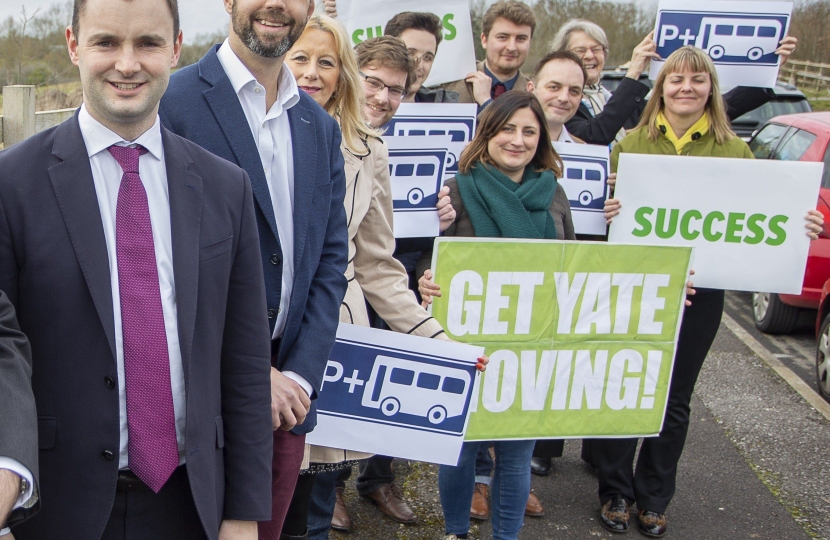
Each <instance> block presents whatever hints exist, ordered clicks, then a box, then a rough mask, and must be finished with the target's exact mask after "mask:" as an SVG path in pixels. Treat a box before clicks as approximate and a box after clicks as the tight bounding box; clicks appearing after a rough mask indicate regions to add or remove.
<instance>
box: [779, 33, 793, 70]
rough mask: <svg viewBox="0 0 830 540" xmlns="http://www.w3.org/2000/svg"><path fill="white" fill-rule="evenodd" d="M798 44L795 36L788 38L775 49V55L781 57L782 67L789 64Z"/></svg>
mask: <svg viewBox="0 0 830 540" xmlns="http://www.w3.org/2000/svg"><path fill="white" fill-rule="evenodd" d="M797 43H798V38H797V37H795V36H786V37H785V38H784V39H782V40H781V41H779V42H778V48H777V49H775V54H777V55H778V56H780V57H781V65H782V66H783V65H784V64H786V63H787V60H789V59H790V55H791V54H792V53H793V52H794V51H795V46H796V44H797Z"/></svg>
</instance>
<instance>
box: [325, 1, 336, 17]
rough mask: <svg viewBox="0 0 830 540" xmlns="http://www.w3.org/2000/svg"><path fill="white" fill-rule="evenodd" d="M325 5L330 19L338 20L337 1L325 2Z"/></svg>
mask: <svg viewBox="0 0 830 540" xmlns="http://www.w3.org/2000/svg"><path fill="white" fill-rule="evenodd" d="M323 5H324V6H325V9H326V15H328V16H329V17H333V18H335V19H336V18H337V1H336V0H324V1H323Z"/></svg>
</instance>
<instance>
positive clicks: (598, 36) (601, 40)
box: [550, 19, 798, 144]
mask: <svg viewBox="0 0 830 540" xmlns="http://www.w3.org/2000/svg"><path fill="white" fill-rule="evenodd" d="M797 41H798V40H797V39H796V38H794V37H785V38H784V39H783V40H781V44H780V46H779V47H778V49H777V50H776V51H775V53H776V54H778V55H780V56H781V57H782V58H783V59H784V60H783V61H785V62H786V60H787V58H788V57H789V55H790V54H791V53H792V52H793V51H794V50H795V44H796V42H797ZM550 49H551V51H571V52H572V53H574V54H576V55H577V56H579V57H580V59H581V60H582V65H583V66H585V71H587V72H588V79H587V80H586V81H585V89H584V97H583V99H582V104H581V105H580V107H579V110H578V111H577V113H576V115H575V116H574V117H573V118H572V119H571V120H569V121H568V123H567V124H565V126H566V127H567V128H568V132H569V133H570V134H571V135H575V136H576V137H579V138H580V139H582V140H583V141H585V142H586V143H589V144H612V143H615V142H619V141H620V140H622V138H623V137H624V136H625V130H627V129H632V128H634V127H635V126H636V125H637V124H638V122H639V121H640V116H641V115H642V114H643V110H644V109H645V107H646V95H647V94H648V93H649V91H650V90H651V89H650V88H649V87H648V86H647V85H645V84H643V83H642V82H640V81H639V78H640V75H641V74H642V73H643V72H645V71H647V70H648V68H649V64H650V62H651V60H652V59H655V58H656V59H659V58H660V56H659V55H658V54H657V44H656V43H655V41H654V32H649V34H648V35H647V36H646V37H645V38H644V39H643V41H642V42H640V44H639V45H637V46H636V47H635V48H634V52H633V53H632V55H631V60H630V62H628V71H627V72H626V74H625V77H623V79H622V80H621V81H620V84H619V86H617V88H616V90H614V93H613V94H612V93H611V92H609V91H608V90H606V89H605V88H603V87H602V83H601V78H602V70H603V68H604V67H605V61H606V59H607V58H608V51H609V45H608V38H607V37H606V36H605V31H604V30H603V29H602V28H601V27H600V26H599V25H597V24H595V23H592V22H591V21H586V20H583V19H572V20H570V21H568V22H566V23H565V24H564V25H562V27H561V28H560V29H559V31H558V32H557V33H556V35H555V36H554V38H553V40H552V41H551V45H550ZM773 97H775V94H774V93H773V92H772V90H769V89H764V88H748V87H743V86H739V87H737V88H735V89H733V90H732V91H730V92H727V93H726V94H724V96H723V98H724V100H725V101H726V105H727V110H726V113H727V116H728V118H729V119H733V118H737V117H739V116H741V115H742V114H744V113H747V112H749V111H751V110H753V109H756V108H758V107H760V106H761V105H763V104H764V103H766V102H767V101H769V100H770V99H772V98H773Z"/></svg>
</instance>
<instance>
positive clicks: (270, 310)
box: [268, 309, 277, 319]
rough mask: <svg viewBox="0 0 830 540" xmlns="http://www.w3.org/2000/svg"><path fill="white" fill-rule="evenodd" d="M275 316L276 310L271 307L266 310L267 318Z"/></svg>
mask: <svg viewBox="0 0 830 540" xmlns="http://www.w3.org/2000/svg"><path fill="white" fill-rule="evenodd" d="M276 316H277V312H276V311H274V310H273V309H269V310H268V318H269V319H273V318H274V317H276Z"/></svg>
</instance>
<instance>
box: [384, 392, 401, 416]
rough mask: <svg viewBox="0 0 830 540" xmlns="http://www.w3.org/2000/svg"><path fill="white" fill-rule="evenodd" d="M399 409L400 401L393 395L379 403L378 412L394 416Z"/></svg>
mask: <svg viewBox="0 0 830 540" xmlns="http://www.w3.org/2000/svg"><path fill="white" fill-rule="evenodd" d="M399 410H401V402H400V401H398V400H397V399H395V398H393V397H388V398H386V399H384V400H383V403H381V404H380V412H382V413H383V414H384V415H385V416H395V415H396V414H398V411H399Z"/></svg>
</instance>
